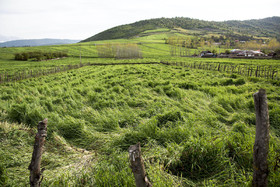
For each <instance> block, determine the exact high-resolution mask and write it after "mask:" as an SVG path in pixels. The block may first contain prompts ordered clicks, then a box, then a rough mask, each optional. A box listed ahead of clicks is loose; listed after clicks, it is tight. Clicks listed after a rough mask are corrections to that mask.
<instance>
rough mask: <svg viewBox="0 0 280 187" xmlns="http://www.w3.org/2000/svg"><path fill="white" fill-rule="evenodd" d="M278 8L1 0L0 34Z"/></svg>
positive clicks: (237, 2) (264, 4) (43, 33)
mask: <svg viewBox="0 0 280 187" xmlns="http://www.w3.org/2000/svg"><path fill="white" fill-rule="evenodd" d="M279 10H280V2H279V0H265V1H257V0H232V1H230V0H228V1H225V0H208V1H206V0H191V1H187V0H137V1H136V0H0V40H1V39H2V40H4V39H6V40H8V38H10V39H11V38H13V39H14V38H17V39H40V38H57V39H86V38H88V37H91V36H93V35H95V34H97V33H99V32H102V31H104V30H107V29H109V28H112V27H115V26H119V25H123V24H129V23H133V22H136V21H140V20H145V19H152V18H161V17H166V18H172V17H189V18H195V19H201V20H207V21H225V20H248V19H261V18H266V17H272V16H280V11H279Z"/></svg>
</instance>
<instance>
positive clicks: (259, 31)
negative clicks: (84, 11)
mask: <svg viewBox="0 0 280 187" xmlns="http://www.w3.org/2000/svg"><path fill="white" fill-rule="evenodd" d="M159 28H168V29H174V28H182V29H186V30H192V31H200V32H201V31H202V33H203V34H220V35H224V36H229V37H232V38H235V39H239V38H242V39H244V38H245V40H246V39H248V38H250V37H251V36H256V37H273V38H277V39H278V40H279V39H280V34H279V30H280V17H270V18H264V19H259V20H246V21H225V22H214V21H203V20H198V19H191V18H183V17H176V18H158V19H150V20H143V21H138V22H135V23H132V24H126V25H121V26H117V27H113V28H111V29H108V30H105V31H103V32H101V33H98V34H96V35H94V36H91V37H89V38H87V39H85V40H83V41H82V42H89V41H98V40H110V39H120V38H131V37H135V36H138V35H139V34H141V33H142V32H144V31H147V30H154V29H159ZM200 32H198V33H196V35H199V33H200ZM202 33H200V34H202ZM244 36H245V37H244Z"/></svg>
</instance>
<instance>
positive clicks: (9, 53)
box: [0, 31, 280, 187]
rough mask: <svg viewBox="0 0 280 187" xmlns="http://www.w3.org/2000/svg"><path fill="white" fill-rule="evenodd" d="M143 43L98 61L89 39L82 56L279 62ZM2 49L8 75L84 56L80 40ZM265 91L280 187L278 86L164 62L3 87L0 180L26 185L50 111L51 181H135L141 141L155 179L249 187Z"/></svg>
mask: <svg viewBox="0 0 280 187" xmlns="http://www.w3.org/2000/svg"><path fill="white" fill-rule="evenodd" d="M161 32H163V31H161ZM135 40H140V39H139V38H138V39H135ZM144 41H145V40H143V41H142V42H144ZM113 42H116V43H117V42H121V41H113ZM122 42H125V41H122ZM126 42H127V41H126ZM132 42H134V40H132ZM87 44H90V43H87ZM140 47H141V48H142V52H143V57H144V58H143V59H125V60H115V59H106V58H102V59H100V58H97V56H96V54H97V53H96V48H95V46H94V45H84V46H82V50H81V51H82V61H83V62H92V63H104V62H105V63H112V62H114V63H115V62H151V61H157V62H159V61H164V60H165V61H170V62H172V61H173V62H176V61H179V62H201V61H203V62H209V63H228V64H244V63H250V64H251V65H260V64H271V65H278V64H279V63H280V62H279V60H249V61H248V60H247V61H246V60H237V59H201V58H183V57H171V56H169V55H170V54H169V52H168V50H169V49H168V45H165V44H163V43H161V44H160V43H146V44H143V45H140ZM25 50H45V51H46V50H67V51H68V54H69V56H70V57H68V58H64V59H59V60H51V61H41V62H36V61H27V62H21V61H15V60H13V54H14V53H16V52H19V51H25ZM0 55H1V56H0V57H1V59H0V64H1V68H0V72H15V71H20V70H23V69H39V68H49V67H52V66H57V65H68V64H79V63H80V59H79V55H80V47H79V44H76V45H66V46H45V47H36V48H2V49H0ZM260 88H264V89H266V91H267V96H268V104H269V112H270V114H269V115H270V126H271V133H270V136H271V137H270V138H271V139H270V149H269V159H268V160H269V169H270V174H269V186H278V185H279V184H280V168H279V167H278V166H277V162H278V160H279V155H280V140H279V137H280V126H279V124H280V97H279V95H280V89H279V85H277V84H275V82H273V81H270V80H266V79H262V78H250V77H243V76H240V75H236V74H228V73H221V72H213V71H204V70H195V69H193V70H189V69H185V68H184V67H179V66H165V65H161V64H153V65H118V66H113V65H110V66H85V67H82V68H79V69H75V70H69V71H66V72H61V73H57V74H50V75H47V76H41V77H37V78H30V79H26V80H22V81H18V82H10V83H3V84H0V90H1V92H0V100H1V102H0V135H1V136H0V161H1V162H0V163H1V164H0V171H1V172H2V173H3V174H1V176H0V181H1V182H2V183H1V185H2V184H3V185H4V184H5V185H7V186H27V185H28V180H29V178H28V177H29V171H28V170H27V168H28V165H29V163H30V160H31V154H32V148H33V147H32V146H33V143H34V134H35V133H36V125H37V124H38V122H39V121H41V120H43V119H44V118H48V121H49V122H48V137H47V141H46V146H45V151H44V154H43V159H42V167H44V168H45V169H46V170H45V172H44V180H43V182H42V185H43V186H134V177H133V174H132V171H131V169H130V167H129V161H128V151H127V150H128V147H129V146H130V145H132V144H136V143H137V142H140V143H141V146H142V151H143V157H144V162H145V167H146V171H147V174H148V177H149V179H150V181H151V182H152V183H153V185H154V186H160V187H161V186H250V185H251V181H252V175H253V174H252V172H253V168H252V162H253V144H254V137H255V114H254V102H253V96H252V95H253V93H255V92H257V91H258V89H260Z"/></svg>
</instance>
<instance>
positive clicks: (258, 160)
mask: <svg viewBox="0 0 280 187" xmlns="http://www.w3.org/2000/svg"><path fill="white" fill-rule="evenodd" d="M254 102H255V111H256V138H255V144H254V165H253V166H254V175H253V186H255V187H259V186H262V187H265V186H267V183H268V182H267V178H268V173H269V171H268V164H267V155H268V150H269V115H268V106H267V97H266V91H265V90H264V89H260V90H259V91H258V92H257V93H255V94H254Z"/></svg>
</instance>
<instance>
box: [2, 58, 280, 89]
mask: <svg viewBox="0 0 280 187" xmlns="http://www.w3.org/2000/svg"><path fill="white" fill-rule="evenodd" d="M137 64H138V65H139V64H164V65H172V66H181V67H184V68H187V69H201V70H211V71H219V72H225V73H232V74H239V75H242V76H248V77H259V78H266V79H272V80H279V79H280V76H279V70H280V66H265V65H263V66H253V65H229V64H222V63H208V62H200V63H189V62H160V63H159V62H138V63H84V64H83V63H80V64H76V65H64V66H57V67H53V68H49V69H38V70H22V71H19V72H15V73H10V74H9V73H3V74H0V84H1V83H5V82H15V81H20V80H24V79H28V78H34V77H39V76H44V75H49V74H54V73H59V72H63V71H68V70H72V69H78V68H81V67H84V66H108V65H137Z"/></svg>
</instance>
